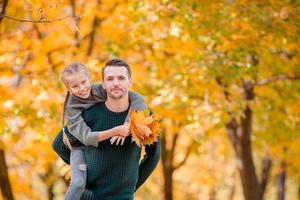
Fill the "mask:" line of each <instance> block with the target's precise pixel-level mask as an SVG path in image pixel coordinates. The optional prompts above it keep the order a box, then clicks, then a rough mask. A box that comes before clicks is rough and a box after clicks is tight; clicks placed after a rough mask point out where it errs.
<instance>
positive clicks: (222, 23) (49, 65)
mask: <svg viewBox="0 0 300 200" xmlns="http://www.w3.org/2000/svg"><path fill="white" fill-rule="evenodd" d="M299 16H300V2H299V1H298V0H283V1H267V0H262V1H246V0H241V1H232V0H224V1H221V0H214V1H199V0H174V1H170V0H151V1H150V0H149V1H147V0H139V1H138V0H132V1H128V0H89V1H87V0H47V1H46V0H22V1H19V0H1V1H0V93H1V96H0V99H1V103H0V109H1V118H0V188H1V195H0V199H13V198H14V199H63V195H64V193H65V190H66V187H67V185H68V183H69V179H70V172H69V166H67V165H65V164H64V163H63V162H62V161H61V160H60V159H59V158H58V156H57V155H55V153H54V151H53V150H52V148H51V142H52V140H53V139H54V137H55V136H56V134H57V133H58V131H59V130H60V129H61V115H62V104H63V101H64V97H65V93H66V91H65V89H64V87H63V85H62V84H61V82H60V81H59V75H60V72H61V71H62V69H63V68H64V67H65V66H66V65H68V64H69V63H71V62H73V61H80V62H82V63H84V64H85V65H86V66H87V67H88V68H89V70H90V72H91V74H92V79H93V82H99V81H101V73H100V71H101V67H102V66H103V64H104V63H105V61H107V60H108V59H110V58H113V57H119V58H122V59H124V60H126V61H127V62H128V63H129V64H130V65H131V67H132V71H133V79H134V84H133V88H132V89H134V90H136V91H138V92H140V93H141V94H143V95H144V96H145V97H146V99H147V103H148V105H149V107H150V108H151V109H153V110H154V112H155V113H158V114H159V115H161V116H162V122H161V123H162V126H163V131H162V134H161V139H162V140H161V141H162V154H161V162H160V164H159V166H158V167H157V168H156V170H155V171H154V173H153V174H152V176H151V177H150V179H148V180H147V182H146V183H145V184H144V185H143V187H142V188H141V189H140V190H139V191H138V192H137V193H136V194H135V198H136V199H137V200H140V199H143V200H148V199H149V200H152V199H164V200H173V199H174V200H181V199H190V200H221V199H222V200H224V199H225V200H227V199H228V200H240V199H245V200H262V199H268V200H269V199H271V200H272V199H274V200H275V199H276V200H277V199H278V200H283V199H288V200H295V199H300V171H299V168H300V159H299V153H300V147H299V143H300V131H299V130H300V81H299V79H300V54H299V52H300V50H299V44H300V17H299Z"/></svg>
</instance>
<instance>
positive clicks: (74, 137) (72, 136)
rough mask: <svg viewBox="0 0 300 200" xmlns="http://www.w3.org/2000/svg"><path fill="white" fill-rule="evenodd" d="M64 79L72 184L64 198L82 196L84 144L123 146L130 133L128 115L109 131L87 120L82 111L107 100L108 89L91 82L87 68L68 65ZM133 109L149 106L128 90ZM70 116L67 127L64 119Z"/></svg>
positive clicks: (68, 199)
mask: <svg viewBox="0 0 300 200" xmlns="http://www.w3.org/2000/svg"><path fill="white" fill-rule="evenodd" d="M61 80H62V82H63V83H64V85H65V86H66V88H67V90H68V93H67V96H66V99H65V103H64V110H63V131H64V142H65V143H66V144H67V146H68V147H69V148H70V149H71V155H70V165H71V174H72V176H71V184H70V186H69V188H68V190H67V193H66V196H65V200H77V199H80V197H81V195H82V193H83V191H84V190H85V184H86V177H87V173H86V161H85V155H84V146H85V145H92V146H95V147H97V146H98V142H101V141H103V140H106V139H108V138H111V143H112V144H113V143H114V142H115V141H116V144H117V145H119V143H120V144H121V145H122V144H123V142H124V140H125V137H126V136H128V135H129V124H128V116H127V118H126V122H125V123H124V124H123V125H121V126H116V127H114V128H112V129H109V130H106V131H94V132H92V131H91V129H90V128H89V127H88V126H87V124H86V123H85V122H84V120H83V118H82V116H81V113H82V111H83V110H85V109H87V108H89V107H91V106H93V105H94V104H96V103H99V102H104V101H105V100H106V92H105V90H104V89H103V87H102V85H101V84H95V85H91V80H90V76H89V73H88V70H87V68H86V67H85V66H84V65H83V64H81V63H78V62H75V63H72V64H70V65H69V66H67V67H66V68H65V69H64V70H63V72H62V74H61ZM129 101H130V102H131V106H130V109H132V110H144V109H146V108H147V106H146V104H145V101H144V98H143V96H141V95H139V94H137V93H135V92H129ZM65 118H67V126H66V127H65V123H64V119H65Z"/></svg>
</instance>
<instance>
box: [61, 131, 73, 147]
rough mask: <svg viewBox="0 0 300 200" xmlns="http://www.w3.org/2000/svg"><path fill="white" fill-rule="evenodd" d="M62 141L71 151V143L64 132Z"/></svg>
mask: <svg viewBox="0 0 300 200" xmlns="http://www.w3.org/2000/svg"><path fill="white" fill-rule="evenodd" d="M63 142H64V144H65V145H66V146H67V147H68V148H69V149H70V150H71V151H72V145H71V144H70V141H69V139H68V136H67V135H66V134H65V133H63Z"/></svg>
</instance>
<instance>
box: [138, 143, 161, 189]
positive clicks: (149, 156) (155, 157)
mask: <svg viewBox="0 0 300 200" xmlns="http://www.w3.org/2000/svg"><path fill="white" fill-rule="evenodd" d="M145 152H146V153H145V155H144V157H143V159H142V161H141V163H140V166H139V175H138V181H137V184H136V190H137V189H138V188H139V187H140V186H141V185H142V184H143V183H144V182H145V181H146V180H147V178H148V177H149V176H150V174H151V173H152V172H153V170H154V169H155V167H156V166H157V164H158V161H159V159H160V138H158V139H157V142H155V143H154V144H152V145H146V146H145Z"/></svg>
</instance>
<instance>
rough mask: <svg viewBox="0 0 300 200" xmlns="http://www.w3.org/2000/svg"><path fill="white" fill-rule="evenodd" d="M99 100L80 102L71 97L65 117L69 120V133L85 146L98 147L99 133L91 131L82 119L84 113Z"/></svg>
mask: <svg viewBox="0 0 300 200" xmlns="http://www.w3.org/2000/svg"><path fill="white" fill-rule="evenodd" d="M97 102H98V101H97V100H79V99H76V98H74V97H73V96H70V98H69V100H68V102H67V106H66V112H65V116H66V119H67V128H68V131H69V132H70V133H71V134H72V135H73V136H74V137H76V138H77V139H78V140H79V141H80V142H82V143H83V144H84V145H86V146H87V145H92V146H95V147H97V146H98V140H97V137H98V132H93V131H91V129H90V127H89V126H88V125H87V124H86V123H85V121H84V119H83V117H82V115H81V114H82V111H83V110H85V109H88V108H90V107H91V106H93V105H95V104H96V103H97Z"/></svg>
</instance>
